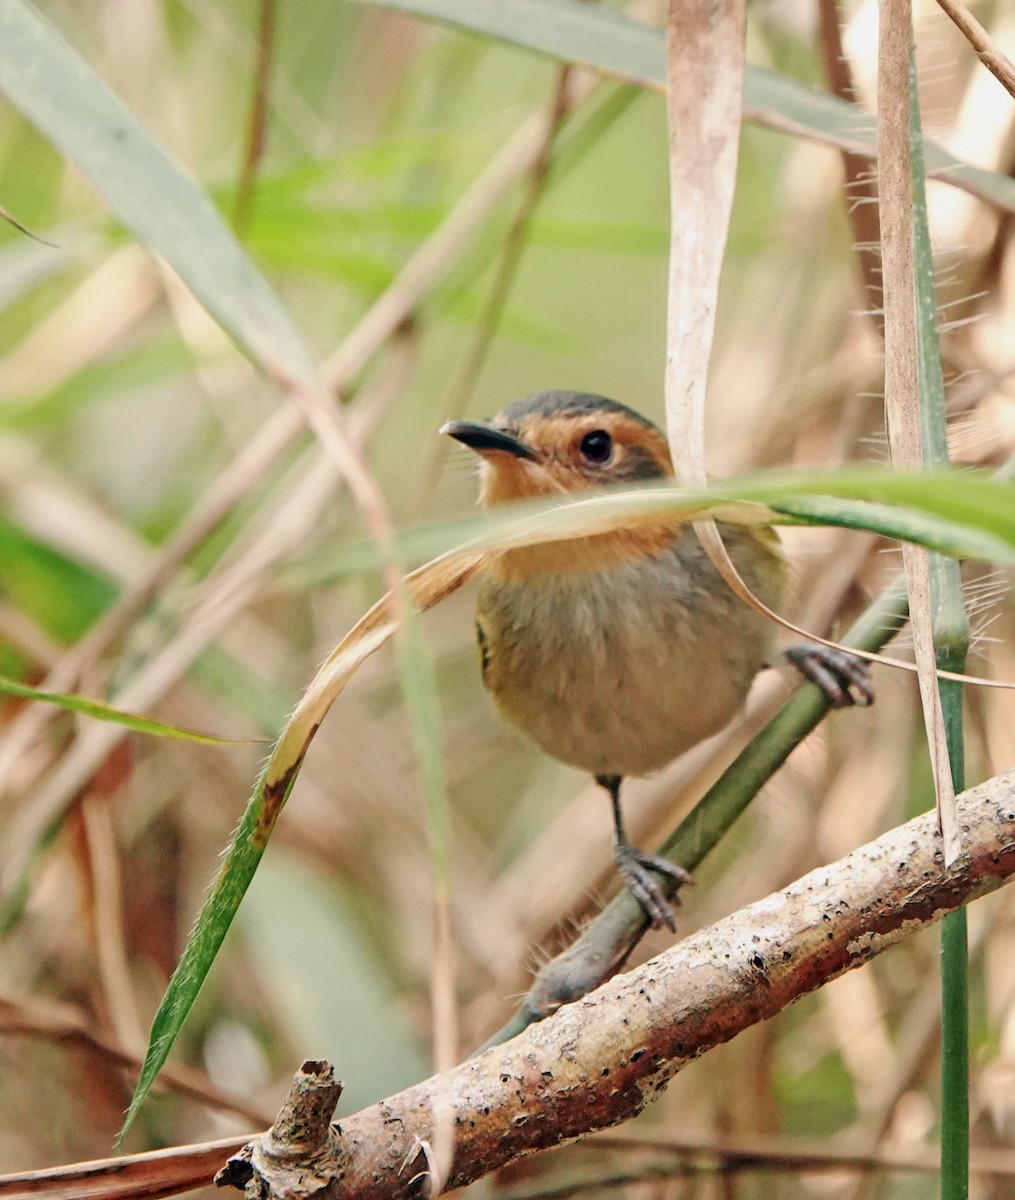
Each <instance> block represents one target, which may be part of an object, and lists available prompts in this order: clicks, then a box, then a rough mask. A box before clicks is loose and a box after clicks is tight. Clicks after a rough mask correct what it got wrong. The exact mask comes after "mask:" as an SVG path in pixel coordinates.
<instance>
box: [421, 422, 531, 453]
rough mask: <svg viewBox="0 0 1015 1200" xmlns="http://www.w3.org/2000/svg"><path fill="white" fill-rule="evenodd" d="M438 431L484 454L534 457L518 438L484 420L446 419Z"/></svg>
mask: <svg viewBox="0 0 1015 1200" xmlns="http://www.w3.org/2000/svg"><path fill="white" fill-rule="evenodd" d="M440 432H441V433H446V434H447V435H448V436H449V437H453V438H454V439H455V440H456V441H459V442H461V443H462V444H463V445H465V446H468V447H469V449H470V450H475V451H476V453H477V454H482V455H484V456H485V455H487V454H494V453H500V454H510V455H511V456H512V457H513V458H527V459H535V458H536V453H535V451H534V450H532V449H530V448H529V447H528V446H526V444H525V443H524V442H523V441H522V440H521V439H520V438H518V437H515V435H514V434H513V433H508V431H507V430H506V429H498V428H497V426H496V425H489V424H487V423H486V422H485V421H448V423H447V424H446V425H442V426H441V429H440Z"/></svg>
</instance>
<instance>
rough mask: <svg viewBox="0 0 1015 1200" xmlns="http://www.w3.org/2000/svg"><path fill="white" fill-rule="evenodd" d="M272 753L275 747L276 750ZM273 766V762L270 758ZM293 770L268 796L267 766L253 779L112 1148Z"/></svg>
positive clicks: (187, 1004)
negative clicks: (245, 806) (238, 821)
mask: <svg viewBox="0 0 1015 1200" xmlns="http://www.w3.org/2000/svg"><path fill="white" fill-rule="evenodd" d="M276 749H277V747H276ZM273 761H274V756H273ZM298 765H299V764H297V769H296V770H293V771H292V772H291V773H290V774H289V777H288V779H287V780H286V783H285V785H284V786H283V788H282V789H280V790H277V791H276V790H274V789H272V788H270V787H269V786H268V784H267V781H268V772H269V770H270V768H271V763H269V765H268V767H266V768H265V770H264V772H263V773H262V774H261V777H260V778H259V779H258V782H257V785H256V786H255V789H254V794H253V796H252V797H251V799H250V801H249V803H248V804H247V808H246V811H245V812H244V814H243V819H242V820H241V821H240V826H239V828H238V829H237V831H236V834H235V836H234V838H233V840H232V843H231V844H230V846H229V849H228V851H227V852H226V855H225V857H224V858H223V860H222V865H221V866H220V867H219V871H218V874H217V875H216V876H215V879H214V881H213V883H212V886H211V890H210V892H209V895H208V899H207V900H206V901H205V903H204V907H203V908H202V909H201V913H200V915H199V917H198V919H197V924H196V925H195V926H194V929H193V931H192V932H191V935H190V938H189V939H188V941H187V945H186V947H185V949H184V951H183V955H182V956H181V958H180V961H179V963H177V966H176V970H175V971H174V972H173V975H172V978H171V979H170V981H169V986H168V987H167V988H166V992H165V995H164V996H163V997H162V1001H161V1003H160V1004H159V1007H158V1011H157V1012H156V1014H155V1019H154V1020H153V1022H152V1028H151V1033H150V1035H149V1042H148V1051H147V1053H146V1054H145V1060H144V1063H143V1065H142V1067H141V1074H140V1076H139V1078H138V1081H137V1085H136V1086H135V1088H134V1095H133V1096H132V1097H131V1101H130V1106H129V1108H128V1109H127V1114H126V1117H125V1118H124V1123H123V1128H122V1129H121V1130H120V1136H119V1138H118V1140H117V1145H120V1143H122V1141H123V1138H124V1136H125V1134H126V1133H127V1130H128V1129H129V1128H130V1127H131V1125H132V1124H133V1122H134V1118H135V1117H136V1116H137V1114H138V1112H139V1111H140V1109H141V1105H142V1104H143V1103H144V1102H145V1099H146V1098H147V1096H148V1093H149V1091H151V1087H152V1084H153V1083H154V1082H155V1079H156V1077H157V1076H158V1073H159V1071H161V1070H162V1067H163V1065H164V1063H165V1061H166V1059H167V1057H168V1056H169V1051H170V1050H171V1049H172V1046H173V1043H174V1042H175V1041H176V1036H177V1034H178V1033H179V1032H180V1029H181V1028H182V1026H183V1022H184V1020H185V1019H186V1017H187V1014H188V1013H189V1012H190V1010H191V1008H193V1006H194V1001H195V1000H196V999H197V994H198V992H199V991H200V990H201V987H202V985H203V983H204V981H205V979H206V978H207V976H208V971H209V970H210V969H211V965H212V963H213V962H214V961H215V956H216V954H217V953H218V951H219V947H220V946H221V945H222V941H223V939H224V938H225V936H226V932H227V931H228V929H229V926H230V925H231V924H232V920H233V917H234V916H235V915H236V910H237V908H238V907H239V904H240V901H241V900H242V899H243V895H244V893H245V892H246V890H247V888H248V887H249V885H250V881H251V879H253V877H254V872H255V871H256V870H257V864H258V863H259V862H260V861H261V856H262V854H263V853H264V850H265V847H266V846H267V841H268V836H269V835H270V833H271V830H272V829H273V828H274V825H275V821H276V820H277V819H278V814H279V813H280V812H281V811H282V806H283V805H284V804H285V802H286V800H287V799H288V798H289V793H290V792H291V791H292V787H293V784H294V783H295V781H296V774H297V770H298Z"/></svg>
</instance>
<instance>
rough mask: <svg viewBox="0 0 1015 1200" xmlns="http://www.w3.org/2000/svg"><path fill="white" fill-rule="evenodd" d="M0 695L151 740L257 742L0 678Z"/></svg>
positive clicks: (219, 743) (214, 743) (210, 743)
mask: <svg viewBox="0 0 1015 1200" xmlns="http://www.w3.org/2000/svg"><path fill="white" fill-rule="evenodd" d="M0 692H5V693H6V694H7V695H8V696H17V697H19V698H20V699H22V700H40V701H42V702H43V703H45V704H56V705H58V706H59V707H60V708H65V709H66V710H67V711H68V712H75V713H81V714H82V715H83V716H86V717H94V718H95V720H97V721H109V722H110V723H111V724H113V725H122V726H123V727H124V728H125V729H133V730H134V731H135V732H136V733H150V734H152V735H153V736H154V737H164V738H178V739H179V740H181V741H185V742H198V743H200V744H201V745H203V746H248V745H250V744H251V743H252V742H254V741H257V740H259V739H257V738H227V737H217V736H216V735H215V734H213V733H200V732H198V731H197V730H194V729H184V728H183V727H182V726H179V725H167V724H165V722H163V721H156V720H154V719H153V718H152V717H143V716H138V715H136V714H134V713H127V712H123V711H122V710H120V709H118V708H112V707H111V706H110V705H108V704H103V703H102V701H101V700H89V699H88V697H87V696H76V695H73V694H70V693H66V692H42V691H39V690H38V688H33V687H28V686H27V684H24V683H18V682H17V680H14V679H8V678H7V677H6V676H4V675H0Z"/></svg>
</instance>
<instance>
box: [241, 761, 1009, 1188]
mask: <svg viewBox="0 0 1015 1200" xmlns="http://www.w3.org/2000/svg"><path fill="white" fill-rule="evenodd" d="M958 817H959V821H960V824H961V827H962V831H963V851H962V853H961V855H960V856H959V859H958V861H957V862H956V863H955V865H954V867H953V868H952V869H951V870H947V871H946V870H945V869H944V867H943V865H942V854H941V845H940V834H939V833H938V831H937V828H936V826H937V822H936V817H935V814H934V813H926V814H924V815H923V816H921V817H917V818H916V819H915V820H912V821H910V822H908V823H907V824H905V825H901V826H899V827H898V828H896V829H893V830H892V831H890V832H889V833H886V834H884V835H883V836H882V837H880V838H878V839H877V840H876V841H874V842H870V843H868V844H867V845H866V846H862V847H861V848H860V849H858V850H856V851H854V852H853V853H852V854H850V855H848V856H847V857H846V858H844V859H841V860H840V861H839V862H837V863H833V864H831V865H830V866H827V867H821V868H819V869H818V870H816V871H812V872H811V873H810V874H809V875H805V876H804V877H803V878H802V879H800V880H798V881H797V882H796V883H794V884H792V885H790V887H788V888H786V889H785V891H782V892H777V893H773V894H772V895H771V896H768V897H767V898H766V899H764V900H760V901H758V902H757V903H755V904H752V905H750V906H749V907H747V908H745V909H743V910H741V911H740V912H738V913H735V914H734V915H733V916H731V917H728V918H726V919H725V920H724V921H720V922H719V923H718V924H716V925H713V926H712V927H711V928H709V929H704V930H701V931H699V932H698V933H696V934H694V935H693V936H691V937H689V938H687V939H686V940H685V941H683V942H681V943H679V944H678V945H677V946H674V947H673V948H672V949H670V950H667V951H665V952H664V953H663V954H661V955H659V956H658V957H657V958H655V959H652V960H651V961H650V962H647V963H645V964H644V966H641V967H639V968H637V969H636V970H633V971H631V972H629V973H628V974H626V975H623V976H619V977H617V978H615V979H612V980H610V981H609V983H607V984H605V985H604V986H603V987H601V988H599V989H598V990H597V991H595V992H593V993H591V994H590V995H588V996H586V997H585V998H584V999H582V1000H581V1001H579V1002H578V1003H575V1004H570V1005H566V1006H565V1007H563V1008H562V1009H561V1010H560V1011H559V1012H558V1013H557V1014H556V1015H555V1016H553V1017H551V1018H549V1019H548V1020H546V1021H544V1022H542V1023H540V1024H538V1025H535V1026H532V1027H531V1028H530V1029H529V1030H527V1031H526V1032H525V1033H524V1035H522V1036H520V1037H518V1038H515V1039H514V1040H513V1041H511V1042H508V1043H506V1044H505V1045H502V1046H496V1047H493V1048H492V1049H490V1050H488V1051H487V1052H486V1053H484V1054H483V1055H481V1056H480V1057H478V1058H475V1059H472V1060H471V1061H469V1062H466V1063H464V1064H462V1065H461V1066H459V1067H456V1068H455V1069H454V1070H452V1071H448V1072H445V1073H444V1074H442V1075H437V1076H434V1077H433V1078H431V1079H428V1080H426V1081H425V1082H423V1083H420V1084H417V1085H416V1086H415V1087H412V1088H409V1089H407V1090H406V1091H404V1092H400V1093H399V1094H398V1095H396V1096H393V1097H391V1098H390V1099H388V1100H385V1101H383V1102H382V1103H380V1104H377V1105H374V1106H373V1107H372V1108H368V1109H364V1110H363V1111H362V1112H360V1113H357V1114H355V1115H354V1116H352V1117H349V1118H347V1119H344V1120H343V1121H342V1122H341V1124H340V1125H338V1126H334V1127H331V1128H330V1129H326V1128H323V1127H319V1128H318V1135H319V1136H317V1138H316V1142H315V1145H314V1146H313V1147H310V1146H309V1144H308V1138H307V1135H306V1132H305V1130H304V1132H303V1133H302V1134H301V1137H300V1141H301V1142H302V1145H303V1146H304V1147H305V1148H307V1149H309V1150H310V1151H311V1153H310V1161H308V1162H307V1163H306V1164H305V1169H306V1173H305V1175H303V1176H301V1174H300V1171H299V1169H298V1167H297V1166H294V1161H293V1156H292V1154H288V1155H287V1154H286V1153H285V1147H284V1145H283V1141H284V1138H283V1132H282V1128H281V1126H282V1125H288V1126H289V1127H292V1125H293V1121H294V1113H293V1111H292V1103H293V1100H294V1097H295V1095H296V1090H295V1089H294V1093H292V1094H291V1096H290V1101H289V1102H287V1112H286V1116H285V1120H284V1121H282V1122H277V1123H276V1126H275V1127H274V1130H273V1131H271V1132H270V1133H269V1134H267V1135H263V1136H262V1137H260V1138H258V1139H255V1140H254V1141H253V1142H251V1143H249V1144H248V1145H247V1146H246V1147H244V1149H243V1150H242V1151H241V1152H240V1154H239V1155H237V1156H236V1157H234V1158H233V1159H231V1160H230V1161H229V1163H228V1164H227V1166H226V1167H225V1168H224V1169H223V1171H222V1172H221V1173H220V1176H219V1181H220V1182H221V1183H223V1184H228V1183H232V1184H234V1185H235V1186H238V1187H241V1188H243V1187H246V1188H247V1194H248V1195H250V1196H254V1195H256V1196H259V1197H262V1198H264V1200H267V1198H269V1197H275V1196H279V1197H280V1196H283V1195H284V1196H286V1197H288V1198H299V1197H302V1196H305V1195H306V1196H309V1195H311V1194H312V1195H313V1196H314V1197H315V1200H337V1198H338V1197H347V1196H355V1197H356V1198H357V1200H380V1198H382V1197H383V1198H384V1200H392V1198H394V1197H403V1196H404V1197H414V1196H418V1195H419V1194H420V1192H421V1190H422V1189H421V1184H422V1183H424V1182H425V1181H426V1179H425V1177H426V1176H428V1175H430V1176H431V1177H432V1170H431V1167H430V1165H429V1164H430V1161H431V1158H432V1156H431V1153H430V1151H431V1147H432V1144H433V1142H434V1141H435V1140H436V1139H437V1138H438V1137H440V1136H441V1135H442V1134H443V1131H444V1130H446V1129H448V1128H453V1131H454V1159H453V1162H452V1164H451V1168H450V1173H449V1175H448V1178H446V1179H441V1180H437V1181H435V1182H436V1183H437V1184H438V1186H437V1187H434V1188H432V1192H436V1191H438V1190H441V1189H442V1188H453V1187H461V1186H463V1185H465V1184H467V1183H471V1182H472V1181H473V1180H476V1179H479V1178H480V1177H481V1176H483V1175H486V1174H488V1173H489V1172H490V1171H492V1170H494V1169H496V1168H498V1167H501V1166H504V1165H505V1164H507V1163H509V1162H512V1161H513V1160H514V1159H516V1158H519V1157H520V1156H522V1155H524V1154H528V1153H531V1152H532V1151H535V1150H541V1149H544V1148H547V1147H550V1146H558V1145H560V1144H561V1143H562V1142H566V1141H569V1140H573V1139H575V1138H578V1137H580V1136H582V1135H583V1134H586V1133H589V1132H591V1131H592V1130H595V1129H602V1128H605V1127H606V1126H610V1125H616V1124H618V1123H619V1122H621V1121H626V1120H628V1119H629V1118H631V1117H633V1116H636V1115H637V1114H638V1113H639V1112H640V1111H641V1110H642V1109H643V1108H644V1107H645V1105H646V1104H647V1103H648V1102H649V1100H651V1099H652V1097H653V1096H654V1095H655V1094H656V1093H657V1092H659V1091H660V1090H661V1089H662V1088H664V1087H665V1086H666V1084H667V1083H668V1082H669V1080H670V1079H671V1078H672V1077H673V1075H675V1074H676V1073H677V1072H678V1071H679V1070H681V1069H682V1068H683V1067H684V1066H685V1065H686V1064H687V1063H688V1062H690V1061H691V1060H692V1059H695V1058H697V1057H699V1056H700V1055H701V1054H703V1053H704V1052H705V1051H706V1050H709V1049H711V1048H712V1047H713V1046H717V1045H719V1044H721V1043H722V1042H726V1041H729V1040H730V1038H732V1037H734V1036H735V1035H736V1034H737V1033H739V1032H740V1031H741V1030H743V1029H746V1028H747V1027H748V1026H750V1025H753V1024H756V1023H757V1022H758V1021H763V1020H765V1019H767V1018H768V1017H771V1016H774V1015H775V1014H776V1013H778V1012H779V1011H781V1010H782V1009H783V1008H785V1007H786V1006H787V1005H789V1004H791V1003H792V1002H793V1001H794V1000H796V999H798V998H799V997H800V996H803V995H805V994H806V993H808V992H810V991H813V990H814V989H815V988H817V987H819V986H820V985H821V984H823V983H825V982H827V981H828V980H830V979H834V978H835V977H836V976H837V975H840V974H842V973H843V972H845V971H848V970H851V969H852V968H854V967H858V966H861V965H862V964H863V963H865V962H867V961H868V960H870V959H871V958H873V957H874V956H875V955H876V954H879V953H880V952H881V951H882V950H885V949H887V947H889V946H891V945H893V944H894V943H895V942H897V941H900V940H901V939H902V938H903V937H904V936H906V935H908V934H911V933H913V932H915V931H916V930H918V929H922V928H923V927H924V926H926V925H929V924H931V923H932V922H934V921H936V920H938V919H939V918H941V917H943V916H944V915H945V914H946V913H947V912H949V911H951V910H953V909H955V908H957V907H958V906H959V905H962V904H964V903H966V902H967V901H969V900H971V899H975V898H976V897H978V896H982V895H985V894H986V893H988V892H991V891H993V890H994V889H995V888H997V887H999V886H1000V885H1001V884H1002V883H1004V882H1006V880H1007V879H1008V877H1009V876H1010V875H1012V874H1013V873H1015V770H1013V771H1010V772H1008V773H1007V774H1005V775H1001V776H998V777H997V778H995V779H992V780H990V781H988V782H987V783H984V784H981V785H980V786H979V787H977V788H973V789H971V790H970V791H968V792H966V793H964V795H963V796H962V797H960V799H959V804H958ZM308 1066H309V1067H312V1068H313V1070H312V1074H314V1075H318V1076H321V1075H322V1073H323V1071H324V1065H323V1064H308ZM300 1078H302V1081H303V1083H306V1076H305V1075H303V1076H301V1077H298V1079H300ZM321 1083H322V1084H324V1083H325V1080H324V1079H323V1078H322V1079H321ZM310 1094H311V1098H312V1102H313V1104H315V1105H316V1106H317V1107H318V1108H319V1107H320V1097H319V1096H318V1095H317V1093H316V1092H315V1091H314V1090H311V1093H310ZM313 1124H314V1122H313V1120H312V1119H311V1120H310V1125H311V1126H312V1125H313ZM318 1125H319V1126H320V1123H319V1122H318ZM280 1160H281V1161H282V1162H283V1164H284V1169H283V1171H282V1172H281V1174H279V1173H278V1172H277V1164H278V1163H279V1162H280ZM432 1182H434V1181H432Z"/></svg>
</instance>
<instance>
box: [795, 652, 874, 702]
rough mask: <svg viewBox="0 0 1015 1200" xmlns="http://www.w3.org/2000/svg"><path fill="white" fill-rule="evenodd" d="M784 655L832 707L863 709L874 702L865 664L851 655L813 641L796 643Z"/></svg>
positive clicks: (868, 673)
mask: <svg viewBox="0 0 1015 1200" xmlns="http://www.w3.org/2000/svg"><path fill="white" fill-rule="evenodd" d="M785 655H786V657H787V659H789V661H790V662H791V663H792V664H793V666H794V667H796V669H797V670H798V671H799V672H800V674H801V675H802V676H803V677H804V679H809V680H810V681H811V683H813V684H816V685H817V687H819V688H820V689H821V690H822V692H824V694H825V696H826V697H827V698H828V702H829V703H830V704H831V706H832V707H833V708H849V707H850V706H851V705H853V704H856V705H859V706H860V707H861V708H866V707H867V706H868V705H870V704H873V703H874V689H873V687H872V686H871V680H870V672H869V671H868V670H867V664H866V663H865V662H864V661H863V659H862V658H857V657H856V655H855V654H849V653H848V652H847V651H845V650H833V649H832V647H831V646H822V645H820V644H819V643H817V642H799V643H798V644H797V645H795V646H790V647H788V648H787V649H786V651H785Z"/></svg>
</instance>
